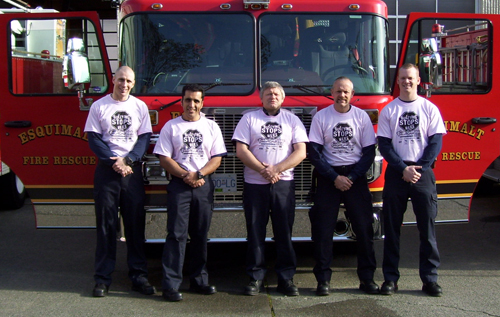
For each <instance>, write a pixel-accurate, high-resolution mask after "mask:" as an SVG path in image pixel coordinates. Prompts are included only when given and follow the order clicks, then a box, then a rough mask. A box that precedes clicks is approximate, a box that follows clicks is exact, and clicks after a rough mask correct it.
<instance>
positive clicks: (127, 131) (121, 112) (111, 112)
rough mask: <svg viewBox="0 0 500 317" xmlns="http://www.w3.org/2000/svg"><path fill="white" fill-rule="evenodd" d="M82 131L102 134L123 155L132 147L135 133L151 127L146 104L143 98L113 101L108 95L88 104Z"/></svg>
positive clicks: (114, 151)
mask: <svg viewBox="0 0 500 317" xmlns="http://www.w3.org/2000/svg"><path fill="white" fill-rule="evenodd" d="M85 132H95V133H99V134H101V135H102V139H103V141H104V142H105V143H106V144H107V145H108V146H109V149H110V150H111V152H113V154H114V155H116V156H119V157H125V156H127V154H128V153H129V152H130V151H131V150H132V149H133V148H134V145H135V142H136V141H137V136H138V135H141V134H144V133H152V132H153V130H152V129H151V119H150V117H149V112H148V107H147V106H146V104H145V103H144V102H143V101H141V100H139V99H137V98H135V97H134V96H129V98H128V99H127V100H126V101H116V100H114V99H113V98H112V97H111V95H107V96H104V97H102V98H101V99H99V100H97V101H96V102H94V103H93V104H92V107H90V112H89V115H88V117H87V122H86V123H85Z"/></svg>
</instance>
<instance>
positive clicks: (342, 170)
mask: <svg viewBox="0 0 500 317" xmlns="http://www.w3.org/2000/svg"><path fill="white" fill-rule="evenodd" d="M354 166H356V164H351V165H341V166H332V167H333V169H334V170H335V172H337V173H338V174H339V175H342V176H347V174H349V172H350V171H352V169H353V168H354Z"/></svg>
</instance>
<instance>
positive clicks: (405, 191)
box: [377, 64, 446, 296]
mask: <svg viewBox="0 0 500 317" xmlns="http://www.w3.org/2000/svg"><path fill="white" fill-rule="evenodd" d="M397 82H398V85H399V89H400V95H399V98H397V99H394V100H393V101H392V102H391V103H389V104H388V105H387V106H385V108H384V109H382V111H381V113H380V117H379V123H378V132H377V134H378V144H379V149H380V153H381V154H382V156H383V157H384V158H385V160H386V161H387V163H388V166H387V169H386V171H385V185H384V192H383V199H384V207H383V217H384V218H383V219H384V232H385V240H384V262H383V264H382V269H383V272H384V280H385V281H384V284H383V285H382V287H381V289H380V293H381V294H383V295H392V294H394V292H396V291H397V290H398V284H397V282H398V280H399V276H400V275H399V269H398V266H399V241H400V235H401V224H402V222H403V215H404V213H405V211H406V207H407V203H408V199H409V198H411V202H412V205H413V212H414V213H415V216H416V220H417V227H418V231H419V233H420V253H419V255H420V262H419V263H420V265H419V272H420V279H421V280H422V283H423V286H422V291H424V292H425V293H427V294H428V295H431V296H441V295H442V292H443V291H442V289H441V286H439V285H438V284H437V279H438V274H437V269H438V267H439V264H440V258H439V251H438V248H437V242H436V229H435V227H434V220H435V218H436V215H437V191H436V178H435V176H434V172H433V170H432V167H433V163H434V161H435V160H436V157H437V156H438V154H439V152H440V151H441V146H442V138H443V135H444V134H446V128H445V126H444V122H443V118H442V117H441V114H440V113H439V109H438V108H437V107H436V105H434V104H433V103H432V102H430V101H429V100H427V99H425V98H422V97H420V96H419V95H418V94H417V88H418V85H419V84H420V77H419V71H418V68H417V67H416V66H415V65H413V64H405V65H403V66H402V67H401V68H400V69H399V74H398V77H397Z"/></svg>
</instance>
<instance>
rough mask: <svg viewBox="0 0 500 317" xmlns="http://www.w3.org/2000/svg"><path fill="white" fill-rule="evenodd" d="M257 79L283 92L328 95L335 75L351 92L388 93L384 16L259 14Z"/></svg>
mask: <svg viewBox="0 0 500 317" xmlns="http://www.w3.org/2000/svg"><path fill="white" fill-rule="evenodd" d="M259 22H260V32H261V33H260V47H261V82H262V83H264V82H265V81H277V82H279V83H280V84H281V85H283V87H284V88H285V91H286V93H287V94H292V95H303V94H311V93H319V94H324V95H329V94H330V87H331V86H332V83H333V81H334V80H335V79H336V78H337V77H339V76H346V77H348V78H350V79H351V80H352V82H353V84H354V89H355V91H356V94H384V93H388V92H389V63H388V57H387V50H388V48H387V46H388V35H387V21H386V20H385V19H384V18H382V17H378V16H373V15H368V14H366V15H363V14H359V15H352V14H282V13H280V14H273V13H269V14H264V15H262V16H261V18H260V21H259Z"/></svg>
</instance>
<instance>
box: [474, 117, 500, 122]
mask: <svg viewBox="0 0 500 317" xmlns="http://www.w3.org/2000/svg"><path fill="white" fill-rule="evenodd" d="M495 122H497V118H490V117H476V118H472V123H479V124H489V123H495Z"/></svg>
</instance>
